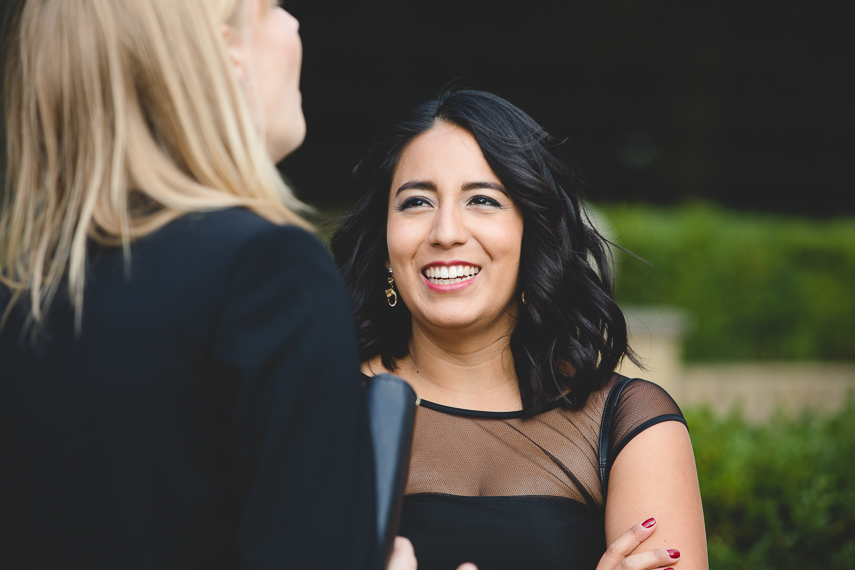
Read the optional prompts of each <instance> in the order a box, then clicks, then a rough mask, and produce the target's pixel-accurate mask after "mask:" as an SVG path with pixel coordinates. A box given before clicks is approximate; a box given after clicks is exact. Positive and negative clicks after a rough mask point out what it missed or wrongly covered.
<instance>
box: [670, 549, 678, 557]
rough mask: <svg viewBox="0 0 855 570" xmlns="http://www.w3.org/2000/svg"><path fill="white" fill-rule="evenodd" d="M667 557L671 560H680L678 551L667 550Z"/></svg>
mask: <svg viewBox="0 0 855 570" xmlns="http://www.w3.org/2000/svg"><path fill="white" fill-rule="evenodd" d="M668 556H670V557H671V558H680V551H679V550H669V551H668Z"/></svg>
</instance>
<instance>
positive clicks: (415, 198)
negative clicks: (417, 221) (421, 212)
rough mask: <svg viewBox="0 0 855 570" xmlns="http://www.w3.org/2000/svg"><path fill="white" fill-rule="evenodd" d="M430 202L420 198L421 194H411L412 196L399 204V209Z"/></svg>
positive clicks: (425, 204) (415, 206)
mask: <svg viewBox="0 0 855 570" xmlns="http://www.w3.org/2000/svg"><path fill="white" fill-rule="evenodd" d="M430 205H431V204H430V202H428V201H427V199H425V198H422V197H421V196H413V197H412V198H407V199H406V200H404V203H403V204H401V206H400V208H399V209H400V210H408V209H410V208H421V207H423V206H430Z"/></svg>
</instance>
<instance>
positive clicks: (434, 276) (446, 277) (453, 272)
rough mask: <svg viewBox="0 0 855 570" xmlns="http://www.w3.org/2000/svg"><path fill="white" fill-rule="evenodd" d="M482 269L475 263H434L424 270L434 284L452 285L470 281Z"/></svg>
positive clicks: (426, 276)
mask: <svg viewBox="0 0 855 570" xmlns="http://www.w3.org/2000/svg"><path fill="white" fill-rule="evenodd" d="M479 271H481V268H480V267H477V266H474V265H433V266H431V267H426V268H424V269H423V270H422V274H423V275H424V276H425V278H426V279H427V280H428V281H429V282H431V283H433V284H434V285H451V284H453V283H461V282H463V281H469V280H471V279H472V278H473V277H475V276H476V275H477V274H478V272H479Z"/></svg>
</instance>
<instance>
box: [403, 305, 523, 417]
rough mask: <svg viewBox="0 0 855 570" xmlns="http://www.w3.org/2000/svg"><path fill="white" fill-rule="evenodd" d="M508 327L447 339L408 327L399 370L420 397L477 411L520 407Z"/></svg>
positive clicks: (435, 333) (510, 328) (458, 335)
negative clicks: (406, 352) (410, 331)
mask: <svg viewBox="0 0 855 570" xmlns="http://www.w3.org/2000/svg"><path fill="white" fill-rule="evenodd" d="M512 331H513V327H512V326H511V327H508V328H507V330H500V331H493V332H492V334H489V333H483V334H476V335H472V334H465V333H458V334H448V332H447V331H442V332H440V331H431V330H427V329H425V328H423V327H420V326H418V324H417V323H415V322H414V323H413V335H412V338H411V340H410V353H409V355H408V356H407V357H406V359H404V360H402V362H401V367H400V371H399V372H398V373H399V374H400V375H401V376H403V377H404V379H406V380H407V381H408V382H410V384H411V385H412V386H413V388H414V389H415V391H416V394H418V395H419V397H420V398H423V399H425V400H429V401H431V402H435V403H438V404H443V405H446V406H452V407H455V408H465V409H471V410H482V411H516V410H519V409H521V408H522V404H521V402H520V394H519V386H518V384H517V375H516V372H515V370H514V358H513V355H512V354H511V348H510V335H511V332H512Z"/></svg>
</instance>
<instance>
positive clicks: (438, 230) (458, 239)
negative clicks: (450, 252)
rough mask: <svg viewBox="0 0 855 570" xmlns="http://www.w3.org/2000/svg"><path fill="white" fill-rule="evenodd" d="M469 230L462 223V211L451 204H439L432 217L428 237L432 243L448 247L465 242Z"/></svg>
mask: <svg viewBox="0 0 855 570" xmlns="http://www.w3.org/2000/svg"><path fill="white" fill-rule="evenodd" d="M468 238H469V232H468V231H467V229H466V225H465V224H464V223H463V213H462V212H461V211H460V210H459V209H458V208H455V207H453V206H445V207H443V206H440V208H439V210H438V211H437V213H436V216H435V217H434V219H433V227H432V228H431V232H430V236H428V239H429V240H430V243H431V244H432V245H435V246H438V247H441V248H443V249H449V248H451V247H454V246H456V245H462V244H464V243H466V240H467V239H468Z"/></svg>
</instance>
